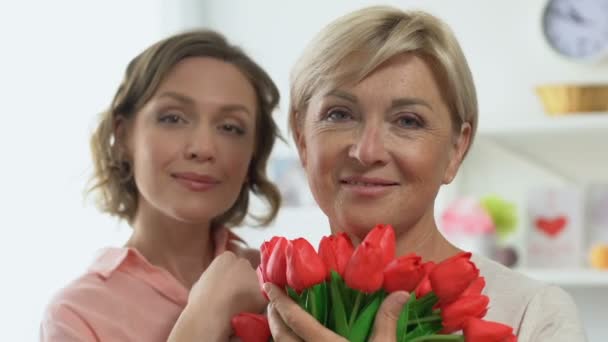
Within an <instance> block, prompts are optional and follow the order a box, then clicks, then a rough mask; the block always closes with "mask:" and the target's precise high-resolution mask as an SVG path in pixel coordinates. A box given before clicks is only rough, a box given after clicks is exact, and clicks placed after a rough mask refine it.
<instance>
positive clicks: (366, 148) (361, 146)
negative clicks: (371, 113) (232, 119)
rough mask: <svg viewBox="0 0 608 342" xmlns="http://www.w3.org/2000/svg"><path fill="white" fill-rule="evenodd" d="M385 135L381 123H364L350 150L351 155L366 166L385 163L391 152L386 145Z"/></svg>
mask: <svg viewBox="0 0 608 342" xmlns="http://www.w3.org/2000/svg"><path fill="white" fill-rule="evenodd" d="M385 135H386V132H384V131H383V128H382V125H381V124H364V125H363V126H361V129H360V130H359V132H358V134H357V135H355V138H354V139H355V141H353V144H352V146H351V148H350V150H349V156H350V157H351V158H354V159H356V160H357V161H359V163H361V164H362V165H364V166H372V165H384V164H386V163H387V162H388V158H389V154H388V151H387V149H386V146H385V138H386V137H385Z"/></svg>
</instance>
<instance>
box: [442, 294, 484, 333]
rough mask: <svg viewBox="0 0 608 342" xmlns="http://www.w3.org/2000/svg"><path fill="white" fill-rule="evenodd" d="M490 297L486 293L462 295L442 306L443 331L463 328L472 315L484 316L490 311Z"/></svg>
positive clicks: (476, 316) (449, 331) (450, 331)
mask: <svg viewBox="0 0 608 342" xmlns="http://www.w3.org/2000/svg"><path fill="white" fill-rule="evenodd" d="M489 302H490V299H489V298H488V296H484V295H472V296H464V297H460V298H458V299H457V300H455V301H454V302H452V303H450V304H448V305H446V306H444V307H442V308H441V321H442V322H441V324H442V325H443V329H442V330H441V332H442V333H445V334H450V333H453V332H454V331H459V330H462V328H463V326H464V322H465V321H466V320H467V319H468V318H471V317H475V318H482V317H483V316H485V314H486V312H487V311H488V303H489Z"/></svg>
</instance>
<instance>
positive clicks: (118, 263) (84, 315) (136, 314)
mask: <svg viewBox="0 0 608 342" xmlns="http://www.w3.org/2000/svg"><path fill="white" fill-rule="evenodd" d="M214 239H215V246H216V250H215V255H216V256H217V255H219V254H220V253H222V252H224V251H225V250H226V249H230V250H233V251H235V252H239V250H240V251H241V252H242V251H243V250H242V249H240V248H239V247H237V246H236V245H235V244H233V243H231V242H233V241H235V240H239V239H238V238H237V237H236V236H235V235H233V234H232V233H231V232H230V231H228V230H227V229H220V230H219V231H218V233H216V234H215V237H214ZM249 252H251V250H249ZM238 254H242V253H240V252H239V253H238ZM188 292H189V290H188V289H186V288H185V287H184V286H183V285H182V284H181V283H180V282H178V281H177V280H176V279H175V278H174V277H173V276H172V275H171V274H170V273H169V272H168V271H166V270H165V269H163V268H160V267H157V266H154V265H152V264H151V263H150V262H148V261H147V260H146V259H145V258H144V257H143V255H141V254H140V253H139V252H138V251H137V250H135V249H132V248H106V249H103V250H101V252H100V254H99V256H98V257H97V259H96V260H95V261H94V263H93V264H92V265H91V267H90V268H89V269H88V271H87V272H86V273H85V274H84V275H82V276H81V277H79V278H77V279H76V280H74V281H73V282H72V283H70V284H69V285H68V286H66V287H65V288H63V289H62V290H61V291H59V293H58V294H57V295H56V296H55V297H54V298H53V299H52V300H51V302H50V304H49V305H48V307H47V309H46V312H45V314H44V317H43V319H42V323H41V327H40V340H41V341H48V342H54V341H62V342H68V341H79V342H80V341H87V342H88V341H116V342H119V341H150V342H153V341H159V342H160V341H163V342H164V341H166V340H167V337H168V336H169V333H170V332H171V330H172V328H173V325H174V324H175V322H176V321H177V318H178V317H179V315H180V313H181V312H182V310H183V309H184V307H185V306H186V303H187V300H188Z"/></svg>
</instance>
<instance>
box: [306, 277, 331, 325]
mask: <svg viewBox="0 0 608 342" xmlns="http://www.w3.org/2000/svg"><path fill="white" fill-rule="evenodd" d="M308 302H309V304H310V313H311V314H312V315H313V317H314V318H316V319H317V321H318V322H319V323H321V324H323V325H326V320H327V288H326V286H325V283H321V284H317V285H315V286H313V287H312V288H311V289H310V291H309V293H308Z"/></svg>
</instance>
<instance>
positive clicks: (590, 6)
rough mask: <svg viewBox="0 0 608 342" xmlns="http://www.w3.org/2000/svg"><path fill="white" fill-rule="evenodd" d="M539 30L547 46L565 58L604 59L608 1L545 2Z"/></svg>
mask: <svg viewBox="0 0 608 342" xmlns="http://www.w3.org/2000/svg"><path fill="white" fill-rule="evenodd" d="M543 30H544V34H545V36H546V37H547V40H548V41H549V44H551V46H552V47H553V48H554V49H555V50H556V51H557V52H559V53H561V54H562V55H565V56H567V57H571V58H576V59H588V58H595V57H599V56H600V55H604V54H606V55H608V0H549V3H548V4H547V7H546V8H545V12H544V16H543Z"/></svg>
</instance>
